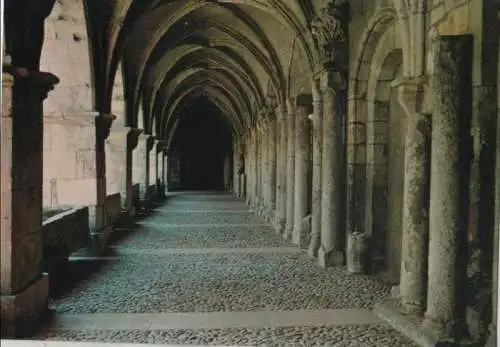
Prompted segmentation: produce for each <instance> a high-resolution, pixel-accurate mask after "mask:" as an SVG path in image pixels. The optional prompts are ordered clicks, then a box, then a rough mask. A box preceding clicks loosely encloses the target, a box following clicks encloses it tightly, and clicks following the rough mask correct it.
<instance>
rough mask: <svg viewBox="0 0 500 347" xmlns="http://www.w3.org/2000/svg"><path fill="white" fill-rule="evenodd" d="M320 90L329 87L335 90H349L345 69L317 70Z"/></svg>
mask: <svg viewBox="0 0 500 347" xmlns="http://www.w3.org/2000/svg"><path fill="white" fill-rule="evenodd" d="M316 77H317V78H318V82H319V83H318V87H319V90H321V91H322V92H324V91H325V90H327V89H333V90H335V91H341V90H347V77H346V74H345V73H344V72H343V71H339V70H336V69H322V70H320V71H317V72H316Z"/></svg>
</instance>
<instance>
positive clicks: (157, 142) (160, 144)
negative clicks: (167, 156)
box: [156, 140, 165, 153]
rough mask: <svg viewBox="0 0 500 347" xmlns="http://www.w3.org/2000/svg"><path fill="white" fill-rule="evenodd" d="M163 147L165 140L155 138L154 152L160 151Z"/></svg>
mask: <svg viewBox="0 0 500 347" xmlns="http://www.w3.org/2000/svg"><path fill="white" fill-rule="evenodd" d="M164 149H165V141H163V140H156V152H158V153H159V152H162V151H163V150H164Z"/></svg>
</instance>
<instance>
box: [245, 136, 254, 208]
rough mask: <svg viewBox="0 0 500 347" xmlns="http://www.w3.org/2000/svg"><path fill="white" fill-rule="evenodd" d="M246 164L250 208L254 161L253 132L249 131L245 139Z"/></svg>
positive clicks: (247, 200) (246, 197)
mask: <svg viewBox="0 0 500 347" xmlns="http://www.w3.org/2000/svg"><path fill="white" fill-rule="evenodd" d="M245 143H246V145H245V164H246V166H247V167H246V168H245V171H246V190H247V191H246V193H247V194H246V196H245V200H246V203H247V205H248V206H249V207H250V205H251V200H252V172H253V171H252V165H253V160H252V152H253V150H252V133H251V130H248V133H247V135H246V137H245Z"/></svg>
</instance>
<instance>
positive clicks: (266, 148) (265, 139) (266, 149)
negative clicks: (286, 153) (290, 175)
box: [262, 119, 270, 220]
mask: <svg viewBox="0 0 500 347" xmlns="http://www.w3.org/2000/svg"><path fill="white" fill-rule="evenodd" d="M262 136H263V139H262V142H263V145H262V155H263V156H264V165H263V167H264V172H263V178H264V185H263V190H264V191H263V196H264V209H263V210H262V216H263V217H264V220H267V212H268V210H269V204H270V201H269V200H270V196H269V183H270V180H269V121H268V120H267V119H266V122H265V128H264V131H263V133H262Z"/></svg>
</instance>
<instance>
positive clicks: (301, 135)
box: [292, 105, 309, 247]
mask: <svg viewBox="0 0 500 347" xmlns="http://www.w3.org/2000/svg"><path fill="white" fill-rule="evenodd" d="M307 117H308V112H307V107H306V106H304V105H299V107H298V108H297V110H296V118H295V187H294V192H295V197H294V203H295V211H294V227H293V234H292V243H294V244H295V245H298V246H300V247H305V246H307V245H306V244H305V242H306V241H307V240H306V236H307V235H305V233H306V232H308V231H307V230H303V227H302V220H303V219H304V217H306V216H307V195H308V192H307V189H308V187H307V180H308V168H309V162H308V161H309V131H308V126H309V124H308V122H309V120H308V119H307Z"/></svg>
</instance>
